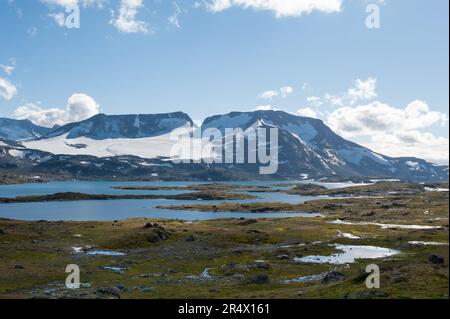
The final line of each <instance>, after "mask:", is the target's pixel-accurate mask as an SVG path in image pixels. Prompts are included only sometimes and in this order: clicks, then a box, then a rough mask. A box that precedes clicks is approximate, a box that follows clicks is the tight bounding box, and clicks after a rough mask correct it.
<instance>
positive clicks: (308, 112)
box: [297, 107, 317, 118]
mask: <svg viewBox="0 0 450 319" xmlns="http://www.w3.org/2000/svg"><path fill="white" fill-rule="evenodd" d="M297 114H298V115H300V116H305V117H312V118H317V112H316V111H314V110H313V109H312V108H310V107H306V108H303V109H299V110H297Z"/></svg>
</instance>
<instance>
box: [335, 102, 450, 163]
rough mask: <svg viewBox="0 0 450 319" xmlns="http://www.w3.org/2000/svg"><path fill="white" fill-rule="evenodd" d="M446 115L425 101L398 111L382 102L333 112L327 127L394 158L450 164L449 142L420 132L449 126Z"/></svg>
mask: <svg viewBox="0 0 450 319" xmlns="http://www.w3.org/2000/svg"><path fill="white" fill-rule="evenodd" d="M447 123H448V116H447V114H445V113H441V112H437V111H432V110H430V108H429V106H428V105H427V104H426V103H425V102H423V101H419V100H416V101H413V102H411V103H410V104H408V105H407V106H406V107H405V108H396V107H393V106H390V105H388V104H384V103H381V102H378V101H375V102H372V103H370V104H368V105H361V106H356V107H341V108H339V109H337V110H335V111H334V112H332V113H331V114H330V115H329V116H328V119H327V124H328V125H329V126H330V127H331V128H332V129H333V130H334V131H335V132H337V133H338V134H340V135H342V136H343V137H346V138H366V139H368V141H367V142H362V143H361V144H363V145H365V146H367V147H369V148H371V149H372V150H374V151H377V152H380V153H382V154H386V155H390V156H416V157H422V158H425V159H428V160H431V161H438V162H445V161H448V156H449V155H448V138H444V137H435V136H434V135H433V134H431V133H429V132H421V131H420V130H423V129H426V128H429V127H431V126H435V125H442V126H443V125H446V124H447Z"/></svg>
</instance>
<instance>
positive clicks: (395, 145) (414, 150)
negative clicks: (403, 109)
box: [361, 131, 449, 164]
mask: <svg viewBox="0 0 450 319" xmlns="http://www.w3.org/2000/svg"><path fill="white" fill-rule="evenodd" d="M361 144H362V145H364V146H366V147H368V148H370V149H372V150H377V151H379V152H382V153H383V154H384V155H388V156H393V157H398V156H404V157H410V156H414V157H419V158H423V159H426V160H428V161H431V162H433V163H439V164H448V162H449V155H448V154H449V153H448V150H449V139H448V138H446V137H441V136H435V135H433V134H432V133H429V132H419V131H408V132H397V133H391V134H389V133H379V134H375V135H374V136H373V137H372V138H371V139H370V141H368V142H363V143H361Z"/></svg>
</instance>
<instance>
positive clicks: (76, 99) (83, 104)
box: [14, 93, 100, 127]
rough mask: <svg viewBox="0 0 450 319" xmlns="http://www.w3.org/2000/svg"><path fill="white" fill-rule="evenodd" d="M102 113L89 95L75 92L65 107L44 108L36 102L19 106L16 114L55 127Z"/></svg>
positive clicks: (19, 117) (39, 123) (18, 116)
mask: <svg viewBox="0 0 450 319" xmlns="http://www.w3.org/2000/svg"><path fill="white" fill-rule="evenodd" d="M98 113H100V106H99V105H98V104H97V102H95V100H94V99H93V98H92V97H90V96H89V95H86V94H83V93H75V94H73V95H72V96H71V97H69V99H68V100H67V105H66V107H65V108H43V107H41V106H40V105H36V104H26V105H23V106H20V107H18V108H17V109H16V110H15V112H14V116H15V117H16V118H17V119H29V120H31V121H32V122H33V123H35V124H38V125H42V126H46V127H53V126H54V125H55V124H58V125H64V124H67V123H70V122H77V121H82V120H85V119H87V118H90V117H92V116H94V115H96V114H98Z"/></svg>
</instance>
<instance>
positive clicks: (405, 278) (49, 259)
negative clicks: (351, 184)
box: [0, 191, 449, 298]
mask: <svg viewBox="0 0 450 319" xmlns="http://www.w3.org/2000/svg"><path fill="white" fill-rule="evenodd" d="M255 205H257V204H255ZM272 206H273V207H276V204H274V203H272ZM292 211H317V212H320V213H322V214H324V216H325V217H323V218H290V219H233V220H213V221H199V222H184V221H168V220H147V219H133V220H126V221H111V222H46V221H35V222H25V221H12V220H0V298H64V297H70V298H448V284H449V278H448V275H449V273H448V269H449V268H448V240H449V239H448V237H449V228H448V227H449V226H448V213H449V211H448V192H430V191H429V192H420V193H417V194H413V195H411V194H401V195H395V196H390V197H388V198H346V199H331V200H321V201H313V202H309V203H306V204H304V205H295V207H293V208H292ZM255 217H257V212H255ZM405 225H408V226H405ZM412 225H415V226H412ZM336 244H339V245H351V246H352V247H356V248H354V249H358V247H361V246H364V247H366V246H377V247H382V248H386V249H391V250H395V251H396V252H398V254H395V255H391V256H389V257H384V258H379V259H356V260H355V262H353V263H349V264H318V263H307V262H304V261H302V259H301V258H302V257H308V256H311V255H314V256H316V255H319V256H332V255H335V254H340V253H342V250H341V249H342V248H340V247H341V246H335V245H336ZM344 247H348V246H344ZM68 264H76V265H78V266H79V267H80V270H81V282H82V285H81V288H80V289H79V290H69V289H66V287H65V278H66V276H67V274H66V273H65V268H66V266H67V265H68ZM368 264H377V265H378V266H379V267H380V270H381V287H380V289H375V290H369V289H367V288H366V285H365V278H366V276H367V274H365V272H364V270H365V268H366V266H367V265H368Z"/></svg>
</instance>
